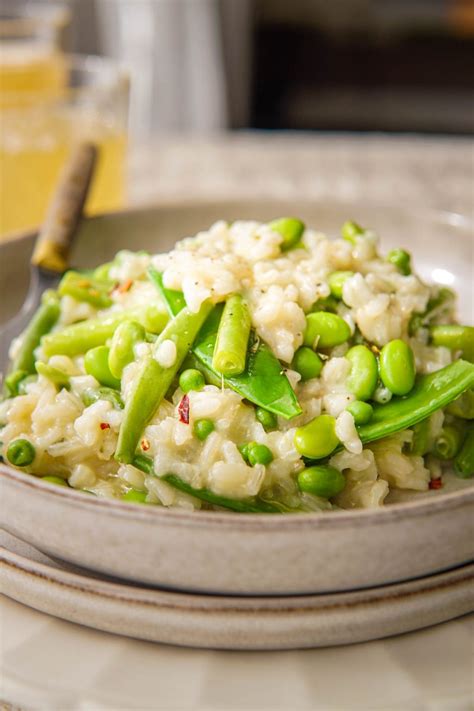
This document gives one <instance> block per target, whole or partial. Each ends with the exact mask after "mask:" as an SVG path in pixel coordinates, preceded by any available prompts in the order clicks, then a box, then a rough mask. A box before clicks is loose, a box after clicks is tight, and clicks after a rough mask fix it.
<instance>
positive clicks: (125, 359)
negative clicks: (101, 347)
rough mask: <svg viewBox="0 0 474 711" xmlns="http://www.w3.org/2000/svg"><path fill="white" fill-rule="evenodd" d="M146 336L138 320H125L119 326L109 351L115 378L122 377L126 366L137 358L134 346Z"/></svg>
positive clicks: (111, 370)
mask: <svg viewBox="0 0 474 711" xmlns="http://www.w3.org/2000/svg"><path fill="white" fill-rule="evenodd" d="M145 338H146V333H145V329H144V328H143V326H142V325H141V323H138V321H123V323H120V324H119V325H118V326H117V328H116V330H115V333H114V335H113V336H112V341H111V343H110V352H109V369H110V372H111V373H112V375H113V377H114V378H121V377H122V373H123V371H124V368H125V366H127V365H128V364H129V363H131V362H132V361H133V360H134V359H135V353H134V347H135V346H136V344H137V343H140V341H144V340H145Z"/></svg>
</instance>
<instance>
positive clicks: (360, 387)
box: [345, 345, 379, 400]
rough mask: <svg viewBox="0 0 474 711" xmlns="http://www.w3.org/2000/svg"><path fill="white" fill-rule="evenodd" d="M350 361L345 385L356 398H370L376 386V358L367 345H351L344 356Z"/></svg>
mask: <svg viewBox="0 0 474 711" xmlns="http://www.w3.org/2000/svg"><path fill="white" fill-rule="evenodd" d="M345 357H346V358H347V359H348V360H349V361H350V363H351V371H350V373H349V376H348V378H347V387H348V388H349V391H350V392H351V393H353V394H354V395H355V396H356V398H357V399H358V400H370V399H371V397H372V396H373V394H374V392H375V388H376V387H377V381H378V377H379V371H378V366H377V359H376V357H375V355H374V354H373V353H372V351H371V350H370V348H367V346H362V345H358V346H353V347H352V348H349V350H348V351H347V353H346V356H345Z"/></svg>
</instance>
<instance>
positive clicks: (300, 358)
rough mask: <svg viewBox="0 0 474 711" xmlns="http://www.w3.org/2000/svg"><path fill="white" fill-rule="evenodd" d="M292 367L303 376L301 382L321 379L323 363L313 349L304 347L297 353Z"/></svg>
mask: <svg viewBox="0 0 474 711" xmlns="http://www.w3.org/2000/svg"><path fill="white" fill-rule="evenodd" d="M291 367H292V368H293V370H296V372H297V373H299V374H300V375H301V380H303V381H305V380H310V379H311V378H317V377H319V375H320V373H321V370H322V369H323V361H322V360H321V358H320V357H319V356H318V354H317V353H315V352H314V351H313V349H312V348H308V346H302V347H301V348H298V350H297V351H296V353H295V357H294V358H293V363H292V364H291Z"/></svg>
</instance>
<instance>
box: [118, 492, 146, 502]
mask: <svg viewBox="0 0 474 711" xmlns="http://www.w3.org/2000/svg"><path fill="white" fill-rule="evenodd" d="M146 497H147V494H146V491H138V489H129V490H128V491H127V493H126V494H123V495H122V501H128V502H129V503H132V504H146Z"/></svg>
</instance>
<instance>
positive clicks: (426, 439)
mask: <svg viewBox="0 0 474 711" xmlns="http://www.w3.org/2000/svg"><path fill="white" fill-rule="evenodd" d="M432 439H433V438H432V436H431V418H430V417H427V418H426V420H422V421H421V422H418V423H417V424H416V425H415V426H414V427H413V439H412V441H411V444H410V453H411V454H414V455H416V456H419V457H422V456H424V455H425V454H428V452H429V451H430V449H431V447H432V445H433V441H432Z"/></svg>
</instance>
